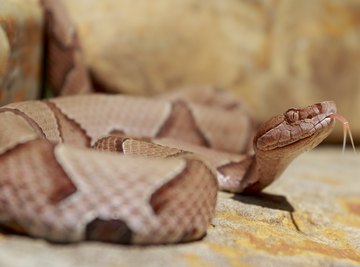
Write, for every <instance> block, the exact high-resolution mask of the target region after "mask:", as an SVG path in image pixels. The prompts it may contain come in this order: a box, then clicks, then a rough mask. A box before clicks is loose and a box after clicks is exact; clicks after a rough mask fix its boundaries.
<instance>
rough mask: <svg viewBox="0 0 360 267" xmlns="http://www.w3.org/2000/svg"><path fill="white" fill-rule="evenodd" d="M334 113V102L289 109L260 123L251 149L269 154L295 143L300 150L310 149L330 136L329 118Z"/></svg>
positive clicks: (332, 124)
mask: <svg viewBox="0 0 360 267" xmlns="http://www.w3.org/2000/svg"><path fill="white" fill-rule="evenodd" d="M335 113H336V105H335V102H333V101H324V102H321V103H316V104H313V105H310V106H308V107H305V108H291V109H289V110H287V111H286V112H285V113H283V114H281V115H278V116H276V117H273V118H271V119H270V120H268V121H267V122H265V123H263V125H262V126H261V127H260V129H259V131H258V134H257V135H256V136H255V138H254V148H255V149H257V150H261V151H270V150H278V149H283V148H286V147H289V146H290V145H293V144H298V145H300V146H301V151H304V150H309V149H311V148H313V147H314V146H316V145H318V144H319V143H320V142H321V141H322V140H323V139H324V138H326V137H327V136H328V135H329V134H330V132H331V130H332V128H333V126H334V119H333V118H330V115H331V114H335ZM314 139H316V140H314ZM314 143H316V144H315V145H314ZM307 147H309V148H308V149H306V148H307Z"/></svg>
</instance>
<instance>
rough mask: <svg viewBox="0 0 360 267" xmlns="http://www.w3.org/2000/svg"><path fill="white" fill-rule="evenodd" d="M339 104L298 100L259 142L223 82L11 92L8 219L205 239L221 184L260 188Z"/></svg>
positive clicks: (42, 226)
mask: <svg viewBox="0 0 360 267" xmlns="http://www.w3.org/2000/svg"><path fill="white" fill-rule="evenodd" d="M44 2H48V3H51V2H53V3H55V2H56V1H55V2H54V1H50V0H49V1H44ZM55 21H56V20H55ZM60 32H61V31H60ZM70 43H71V42H70ZM76 58H78V57H76ZM77 71H79V69H77ZM80 72H81V68H80ZM67 74H69V73H68V72H67ZM80 76H81V79H82V80H85V81H86V77H85V76H84V75H83V74H82V75H80ZM84 77H85V78H84ZM55 80H56V79H55ZM78 84H79V83H78ZM75 85H76V84H75ZM67 86H69V88H71V87H74V85H71V83H68V84H67ZM334 113H336V107H335V104H334V103H333V102H322V103H318V104H314V105H311V106H309V107H305V108H300V109H295V108H292V109H289V110H288V111H286V112H285V113H284V114H281V115H278V116H276V117H274V118H272V119H270V120H269V121H267V122H265V123H263V124H262V125H261V126H260V128H259V130H258V131H257V133H256V134H255V137H254V141H253V143H252V144H253V145H251V141H250V140H251V137H252V132H253V131H252V130H253V123H252V120H251V119H250V118H249V115H248V113H247V111H246V109H245V108H243V106H242V105H241V104H240V103H239V102H238V101H236V100H235V98H234V97H233V96H231V95H230V94H229V93H226V92H224V91H221V90H217V89H209V90H197V91H189V90H184V91H181V92H180V93H177V92H176V93H173V94H169V95H167V96H166V97H158V98H153V99H148V98H137V97H129V96H109V95H101V94H94V95H79V96H71V97H61V98H54V99H50V100H46V101H29V102H21V103H13V104H10V105H7V106H4V107H1V108H0V129H1V131H0V223H1V225H2V226H3V227H7V228H10V229H12V230H15V231H17V232H22V233H26V234H29V235H31V236H34V237H41V238H44V239H47V240H51V241H56V242H76V241H80V240H98V241H107V242H117V243H134V244H159V243H172V242H184V241H190V240H194V239H198V238H200V237H202V236H203V235H204V234H205V233H206V229H207V226H208V224H209V222H210V220H211V218H212V216H213V213H214V207H215V203H216V195H217V190H218V189H219V188H220V189H222V190H227V191H232V192H244V191H245V192H249V193H256V192H259V191H261V190H262V189H263V188H264V187H266V186H267V185H269V184H270V183H271V182H272V181H273V180H275V179H276V178H277V177H278V176H279V175H280V174H281V173H282V172H283V170H284V169H285V168H286V167H287V165H288V164H289V163H290V162H291V161H292V160H293V159H294V158H295V157H296V156H297V155H299V154H300V153H302V152H303V151H306V150H309V149H312V148H313V147H315V146H316V145H318V144H319V143H320V142H321V141H322V140H323V139H324V138H325V137H326V136H327V135H328V134H329V133H330V132H331V130H332V128H333V125H334V120H333V119H332V118H330V117H329V116H330V115H331V114H334ZM252 151H253V152H254V153H253V152H252Z"/></svg>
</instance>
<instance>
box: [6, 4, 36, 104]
mask: <svg viewBox="0 0 360 267" xmlns="http://www.w3.org/2000/svg"><path fill="white" fill-rule="evenodd" d="M42 28H43V21H42V11H41V9H40V6H39V5H38V1H37V0H27V1H23V0H5V1H4V0H2V1H1V2H0V105H3V104H6V103H10V102H14V101H22V100H28V99H36V98H38V97H39V95H40V88H41V83H40V81H41V76H40V71H41V65H42V64H41V62H42V60H41V58H42Z"/></svg>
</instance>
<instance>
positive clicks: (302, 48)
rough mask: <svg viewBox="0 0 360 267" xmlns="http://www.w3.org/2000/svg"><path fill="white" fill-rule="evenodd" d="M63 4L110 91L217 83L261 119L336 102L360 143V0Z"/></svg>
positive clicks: (109, 0) (86, 0) (82, 0)
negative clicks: (65, 5)
mask: <svg viewBox="0 0 360 267" xmlns="http://www.w3.org/2000/svg"><path fill="white" fill-rule="evenodd" d="M65 3H66V4H67V7H68V9H69V11H70V13H71V15H72V18H73V20H74V21H75V23H76V24H77V26H78V28H79V30H80V36H81V39H82V41H83V45H84V48H85V55H86V57H87V60H88V64H89V66H90V68H91V70H92V72H93V74H94V76H95V78H96V79H97V82H98V83H100V84H105V85H106V86H107V87H108V88H110V90H112V91H121V92H126V93H133V94H153V93H157V92H160V91H164V90H167V89H171V88H174V87H179V86H188V85H191V86H193V85H204V84H205V85H218V86H221V87H224V88H229V89H231V90H234V91H236V92H237V93H238V94H239V95H241V96H243V97H244V98H245V99H246V100H247V101H248V102H249V103H250V104H251V105H252V107H254V109H255V110H256V114H257V116H258V118H259V120H260V121H262V120H264V119H266V118H267V117H268V116H269V114H276V113H278V112H281V111H282V110H283V109H286V108H287V107H288V106H289V105H290V106H303V105H307V104H309V103H312V102H317V101H320V100H336V102H337V103H338V106H339V109H340V111H341V112H342V113H343V114H344V115H345V116H347V117H348V118H349V120H350V121H351V123H352V127H353V130H354V132H355V133H356V135H357V139H358V140H360V120H359V119H358V115H359V114H360V105H358V103H359V102H360V78H359V77H360V76H359V73H360V1H358V0H319V1H313V0H302V1H288V0H280V1H278V0H257V1H246V0H238V1H233V0H224V1H218V0H210V1H208V0H182V1H177V0H166V1H164V0H153V1H151V2H149V1H147V0H140V1H136V3H133V2H132V1H127V0H103V1H97V0H78V1H72V0H66V1H65ZM337 134H338V135H337V136H338V138H339V139H340V136H341V132H340V130H339V131H337Z"/></svg>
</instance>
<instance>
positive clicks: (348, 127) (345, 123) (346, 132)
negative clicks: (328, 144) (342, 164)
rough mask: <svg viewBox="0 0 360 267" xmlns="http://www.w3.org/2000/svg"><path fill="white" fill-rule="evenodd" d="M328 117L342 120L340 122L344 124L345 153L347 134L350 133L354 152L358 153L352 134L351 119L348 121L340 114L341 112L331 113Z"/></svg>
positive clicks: (343, 150) (343, 149)
mask: <svg viewBox="0 0 360 267" xmlns="http://www.w3.org/2000/svg"><path fill="white" fill-rule="evenodd" d="M328 117H329V118H332V119H337V120H338V121H340V122H341V123H342V125H343V130H344V139H343V148H342V152H343V153H345V147H346V138H347V135H348V134H349V137H350V142H351V146H352V148H353V150H354V152H355V153H356V150H355V145H354V139H353V137H352V134H351V130H350V125H349V121H348V120H347V119H346V118H345V117H344V116H342V115H340V114H335V113H334V114H330V115H329V116H328Z"/></svg>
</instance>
